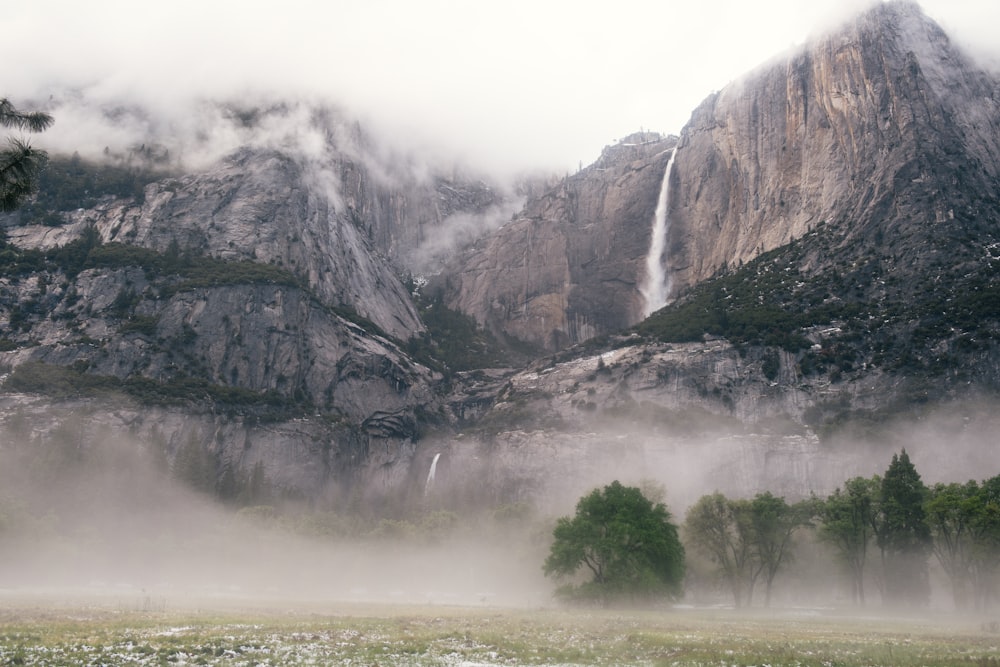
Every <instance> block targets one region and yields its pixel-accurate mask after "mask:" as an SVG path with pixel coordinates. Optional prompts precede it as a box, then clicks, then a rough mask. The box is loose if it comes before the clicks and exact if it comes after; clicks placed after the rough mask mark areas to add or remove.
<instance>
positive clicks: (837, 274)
mask: <svg viewBox="0 0 1000 667" xmlns="http://www.w3.org/2000/svg"><path fill="white" fill-rule="evenodd" d="M825 231H826V230H824V229H822V228H821V229H820V230H817V231H814V232H813V233H812V234H811V235H810V236H808V237H806V238H805V239H800V240H798V241H795V242H793V243H790V244H789V245H786V246H783V247H781V248H778V249H776V250H773V251H771V252H768V253H764V254H762V255H760V256H759V257H757V258H756V259H755V260H753V261H752V262H749V263H747V264H746V265H744V266H741V267H738V268H736V269H732V270H728V271H724V272H722V273H721V274H720V275H718V276H717V277H716V278H714V279H712V280H709V281H706V282H704V283H701V284H699V285H697V286H695V287H694V288H693V289H691V290H690V291H689V292H688V293H686V294H684V295H682V296H681V297H680V298H679V299H678V300H677V301H675V302H674V303H673V304H671V305H670V306H667V307H666V308H664V309H662V310H661V311H659V312H657V313H655V314H654V315H653V316H651V317H650V318H648V319H647V320H646V321H644V322H642V323H640V324H639V325H637V326H636V327H635V331H636V332H637V333H639V334H640V335H641V336H644V337H646V338H647V339H650V340H659V341H663V342H686V341H695V340H702V339H703V338H704V337H705V336H718V337H723V338H726V339H728V340H729V341H731V342H732V343H734V344H736V345H739V346H756V345H764V346H776V347H780V348H782V349H784V350H787V351H789V352H794V353H797V354H798V361H799V370H800V371H801V372H802V373H803V374H804V375H807V376H808V375H815V374H817V373H829V374H832V378H833V379H839V377H840V374H842V373H845V372H850V371H853V370H860V369H871V368H873V367H875V368H881V369H883V370H885V371H888V372H900V373H905V374H906V375H907V376H910V377H917V378H920V377H923V378H935V377H950V378H953V379H966V380H968V379H972V377H973V376H974V375H975V374H976V372H977V371H976V369H975V364H972V363H970V358H972V357H975V355H976V354H977V353H979V352H986V351H988V350H989V349H991V348H992V347H993V346H994V345H995V341H996V339H997V335H998V331H1000V250H998V249H996V248H994V247H993V246H987V247H986V249H985V251H983V253H982V254H981V256H980V257H979V258H978V261H975V258H971V261H956V262H955V263H953V264H951V265H944V264H934V265H933V266H934V270H933V272H931V273H921V275H918V276H913V272H912V271H903V270H901V269H900V268H899V261H898V260H896V259H895V258H893V257H891V256H880V255H879V254H878V252H877V251H875V252H869V253H857V254H856V255H855V257H859V259H855V260H854V261H852V262H850V263H848V262H846V260H843V259H842V257H843V256H845V255H848V254H849V253H848V252H846V251H845V249H843V248H841V249H840V252H834V251H833V250H831V249H830V248H829V246H831V245H833V241H834V240H832V239H829V235H827V238H826V239H824V238H823V234H824V233H825ZM859 243H860V242H859ZM824 244H825V245H824ZM826 252H829V253H830V255H829V259H830V261H829V262H828V263H827V265H825V266H823V267H822V268H821V269H819V270H816V271H806V270H804V269H802V268H801V267H803V266H807V265H808V264H809V260H810V256H815V255H816V254H817V253H819V254H824V253H826ZM838 261H839V262H838ZM817 327H825V328H826V330H825V332H824V333H825V334H826V335H824V336H823V340H822V343H821V344H819V345H818V346H817V345H816V344H814V343H813V342H812V340H810V337H809V336H810V334H811V333H813V332H814V330H815V328H817ZM981 379H984V380H985V381H987V382H993V380H990V379H989V378H988V377H985V378H981Z"/></svg>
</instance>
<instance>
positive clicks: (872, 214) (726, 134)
mask: <svg viewBox="0 0 1000 667" xmlns="http://www.w3.org/2000/svg"><path fill="white" fill-rule="evenodd" d="M672 145H673V142H671V141H664V142H661V143H654V144H650V145H648V147H647V150H645V151H644V152H643V153H642V154H639V155H636V154H634V153H633V154H631V155H630V156H629V158H628V159H621V160H615V159H614V155H615V151H616V150H617V149H612V150H609V152H608V154H607V155H606V156H605V157H602V161H601V162H599V163H598V164H595V165H593V166H591V167H588V168H587V169H585V170H583V171H582V172H581V173H579V174H577V175H575V176H573V177H570V178H567V179H566V180H565V181H564V182H563V183H561V184H560V185H558V186H556V187H555V188H553V189H552V190H550V191H549V192H547V193H545V194H544V195H542V196H540V197H537V198H535V199H533V200H531V201H529V203H528V205H527V207H526V209H525V212H524V213H523V214H522V215H521V216H519V217H518V219H517V220H516V221H515V222H514V223H511V224H509V225H507V226H506V227H504V228H503V229H501V230H500V231H498V232H497V233H495V234H494V235H493V236H491V237H490V238H488V239H487V240H485V241H483V242H481V243H480V244H478V245H477V246H476V248H475V249H474V250H472V251H470V252H469V253H467V254H465V255H463V256H462V257H461V258H460V259H459V260H458V261H457V262H456V263H455V265H453V266H452V267H451V269H450V270H449V271H448V272H446V273H447V275H448V279H447V289H446V291H445V293H446V295H447V299H448V302H449V303H450V304H452V305H453V306H454V307H456V308H459V309H461V310H463V311H465V312H467V313H469V314H471V315H473V316H475V317H476V319H477V320H478V321H480V322H481V323H483V324H485V325H486V326H488V327H490V328H492V329H493V330H496V331H502V332H504V333H506V334H509V335H513V336H516V337H518V338H522V339H524V340H527V341H531V342H532V343H535V344H539V345H542V346H544V347H545V348H547V349H549V350H554V349H559V348H561V347H565V346H566V345H569V344H572V343H575V342H579V341H581V340H583V339H586V338H588V337H590V336H594V335H597V334H601V333H606V332H609V331H614V330H620V329H621V328H624V327H627V326H629V325H632V324H634V323H635V322H636V321H638V320H639V319H641V317H642V313H641V303H642V301H641V296H640V294H639V285H640V284H641V282H642V280H643V278H644V277H645V273H646V271H645V269H644V267H643V263H642V262H643V259H644V258H645V256H646V255H647V254H648V252H649V249H650V246H651V239H650V230H651V222H652V218H653V214H654V210H655V207H656V199H657V194H658V191H659V188H660V184H661V180H662V176H663V170H664V169H663V167H664V165H665V164H666V161H667V158H668V155H669V153H668V150H669V148H670V147H671V146H672ZM677 145H678V151H677V154H676V159H675V163H674V167H673V173H672V177H671V183H670V207H669V211H668V237H667V242H666V251H665V254H664V261H663V264H664V268H665V270H666V272H667V274H668V276H669V279H670V283H671V285H672V294H673V296H676V295H678V294H680V293H682V292H683V291H684V290H685V289H686V288H688V287H690V286H692V285H695V284H697V283H699V282H700V281H703V280H705V279H707V278H709V277H711V276H713V275H714V274H716V272H718V271H719V270H720V269H723V268H725V267H729V268H732V267H736V266H739V265H740V264H742V263H745V262H747V261H748V260H750V259H752V258H754V257H757V256H758V255H760V254H761V253H763V252H766V251H769V250H772V249H775V248H778V247H781V246H783V245H785V244H787V243H789V242H790V241H792V240H793V239H800V238H802V237H803V236H805V235H806V234H808V233H809V232H810V231H812V230H815V229H817V228H818V227H819V226H821V225H829V226H828V227H827V231H826V232H825V233H827V234H829V235H831V236H833V235H836V236H838V237H839V240H838V241H837V243H839V244H840V247H843V246H845V245H848V244H852V243H862V244H868V245H875V244H877V243H879V242H881V241H882V240H883V239H884V240H887V241H891V242H892V244H893V246H894V248H893V249H894V252H893V253H892V256H893V258H894V259H895V260H896V261H897V262H898V264H897V266H899V267H901V268H900V270H907V267H910V268H912V267H914V266H918V267H922V268H924V269H925V268H927V267H930V266H932V265H933V264H934V263H935V262H948V261H951V260H952V259H953V257H954V253H953V248H950V247H949V248H946V247H945V246H946V245H947V244H941V243H939V241H940V239H943V238H947V237H948V236H955V237H961V236H965V235H966V234H967V233H972V234H976V235H980V234H983V233H989V230H988V229H986V227H988V225H986V226H984V225H983V220H984V218H985V217H987V215H986V211H988V210H992V209H993V208H994V204H995V202H994V201H993V198H991V195H990V193H992V192H995V191H996V189H997V186H998V182H1000V180H998V176H1000V157H998V156H1000V84H998V82H997V81H996V79H995V78H993V77H991V76H990V75H988V74H987V73H985V72H984V71H982V70H980V69H978V68H977V67H976V66H975V65H974V64H973V63H972V62H971V61H970V60H969V59H968V58H967V57H965V56H964V55H963V54H962V53H961V52H960V51H959V50H957V49H956V48H955V47H953V46H952V45H951V43H950V42H949V40H948V37H947V36H946V35H945V34H944V33H943V32H942V31H941V29H940V28H939V27H938V26H937V25H936V24H935V23H933V22H932V21H931V20H930V19H928V18H927V17H926V16H924V15H923V13H922V12H921V10H920V9H919V7H917V6H916V5H915V4H912V3H909V2H893V3H880V4H879V5H877V6H876V7H874V8H872V9H871V10H870V11H868V12H866V13H864V14H862V15H861V16H859V17H858V18H857V19H855V20H854V21H852V22H850V23H848V24H846V25H844V26H842V27H841V28H840V29H838V30H836V31H834V32H832V33H830V34H828V35H826V36H824V37H822V38H819V39H816V40H814V41H812V42H810V43H808V44H806V45H805V46H804V47H802V48H799V49H796V50H795V51H794V52H792V53H790V54H788V55H787V56H783V57H781V58H778V59H776V60H774V61H772V62H770V63H767V64H765V65H763V66H761V67H760V68H758V69H757V70H756V71H753V72H751V73H749V74H748V75H746V76H745V77H742V78H741V79H739V80H737V81H735V82H734V83H732V84H730V85H729V86H727V87H726V88H724V89H723V90H722V91H720V92H719V93H716V94H713V95H712V96H710V97H709V98H707V99H706V100H705V101H704V102H703V103H702V104H701V105H700V106H699V107H698V108H697V109H696V110H695V111H694V112H693V114H692V117H691V120H690V122H689V123H688V124H687V125H686V126H685V127H684V129H683V130H682V132H681V137H680V139H679V141H678V144H677ZM984 196H985V198H986V200H985V201H984ZM948 229H951V231H948ZM851 252H854V251H853V250H852V251H851ZM835 254H836V253H830V252H823V253H818V254H815V255H814V257H813V261H812V263H811V265H810V266H809V267H806V268H808V269H809V270H813V271H815V270H821V269H828V268H830V266H832V264H833V263H834V262H835V261H838V262H839V261H846V262H848V263H850V262H853V261H854V260H855V259H856V258H852V257H847V255H849V254H851V253H850V252H848V253H846V254H843V253H842V255H843V256H840V255H838V256H836V257H834V255H835ZM890 268H891V267H890Z"/></svg>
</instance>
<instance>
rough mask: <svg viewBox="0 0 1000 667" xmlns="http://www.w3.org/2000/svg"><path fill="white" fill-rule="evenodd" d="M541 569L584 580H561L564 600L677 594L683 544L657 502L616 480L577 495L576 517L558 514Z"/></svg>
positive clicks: (682, 563)
mask: <svg viewBox="0 0 1000 667" xmlns="http://www.w3.org/2000/svg"><path fill="white" fill-rule="evenodd" d="M552 536H553V542H552V546H551V549H550V552H549V555H548V557H547V558H546V559H545V564H544V566H543V570H544V572H545V574H546V576H552V577H557V578H563V577H574V576H577V575H578V573H579V572H581V571H582V572H584V573H586V574H588V575H589V581H586V582H585V583H581V584H572V583H570V584H566V585H564V586H562V587H560V589H559V594H560V595H562V596H565V597H568V598H571V599H573V598H575V599H584V600H597V601H600V602H603V603H604V604H608V603H611V602H613V601H621V600H629V599H631V600H638V599H647V600H649V599H655V598H658V597H667V598H672V597H676V596H679V595H680V594H681V585H682V582H683V579H684V547H683V546H682V545H681V542H680V538H679V537H678V535H677V526H676V525H674V524H673V523H672V522H671V517H670V513H669V512H668V511H667V508H666V506H665V505H663V504H662V503H656V504H654V503H653V502H652V501H650V500H649V499H648V498H646V497H645V496H644V495H643V494H642V492H641V491H640V490H639V489H638V488H635V487H629V486H623V485H622V484H621V483H620V482H618V481H615V482H612V483H611V484H610V485H608V486H606V487H604V488H603V489H595V490H594V491H592V492H591V493H589V494H588V495H586V496H584V497H583V498H581V499H580V501H579V502H578V503H577V505H576V515H575V516H573V517H562V518H560V519H559V520H558V522H557V523H556V527H555V529H554V530H553V533H552Z"/></svg>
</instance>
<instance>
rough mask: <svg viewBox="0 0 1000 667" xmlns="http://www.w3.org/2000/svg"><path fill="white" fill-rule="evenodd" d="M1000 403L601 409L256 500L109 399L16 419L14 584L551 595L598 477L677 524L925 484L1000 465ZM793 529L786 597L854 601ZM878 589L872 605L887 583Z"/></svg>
mask: <svg viewBox="0 0 1000 667" xmlns="http://www.w3.org/2000/svg"><path fill="white" fill-rule="evenodd" d="M997 414H1000V412H998V411H997V410H996V409H995V404H994V403H990V402H986V401H982V402H977V401H965V402H962V403H956V404H955V405H953V406H951V407H947V408H942V409H941V410H939V411H937V412H935V413H933V414H925V415H923V416H922V417H921V418H920V419H918V420H914V419H913V418H912V417H901V418H900V419H899V420H898V421H897V422H894V423H889V424H885V425H884V429H883V431H882V437H880V438H879V439H878V440H877V441H876V440H870V439H865V440H862V439H860V438H843V439H840V440H833V441H823V442H820V441H818V440H816V439H815V438H813V437H809V436H808V434H804V433H802V432H801V431H799V432H797V433H792V432H787V433H781V432H780V429H779V428H778V426H779V425H777V424H770V425H764V424H761V425H758V428H757V429H756V432H752V431H753V430H752V429H751V431H747V430H746V429H739V428H733V426H734V425H733V424H732V423H731V422H727V421H726V420H724V419H721V418H719V417H717V416H712V415H709V414H708V413H699V412H698V411H697V410H690V411H687V417H686V419H687V421H685V422H684V423H674V424H672V425H671V426H670V427H669V428H666V427H664V425H663V424H662V423H661V424H660V425H659V427H657V428H653V427H652V426H650V425H648V424H647V425H643V423H642V420H634V419H633V420H630V424H626V423H625V422H623V421H616V420H595V421H593V422H590V423H588V424H587V425H586V426H585V428H584V429H582V430H574V431H569V430H567V431H566V432H563V433H560V432H554V431H549V432H546V433H544V434H540V433H532V432H531V431H530V430H529V431H520V430H513V431H510V432H508V433H505V434H503V435H502V436H499V437H498V438H493V439H483V438H477V437H474V436H472V435H469V434H466V435H456V436H453V437H447V438H443V437H439V438H428V439H427V440H425V441H422V442H421V443H420V446H419V449H418V451H417V453H416V455H415V456H414V458H413V460H412V463H411V464H410V465H411V469H410V471H409V474H408V476H407V477H408V479H409V480H410V482H409V483H408V485H407V486H406V487H405V488H395V489H386V493H387V494H388V496H389V498H388V499H387V500H384V501H381V502H379V501H377V499H373V500H371V501H366V502H360V503H359V502H357V501H356V500H351V498H350V494H347V495H345V494H339V495H338V494H335V493H333V494H324V495H323V499H322V500H316V499H315V498H312V499H310V498H306V499H299V500H295V499H294V494H292V495H286V496H283V497H278V496H276V497H273V498H271V499H269V500H268V501H267V502H266V503H265V504H259V505H254V504H250V503H229V504H226V503H224V502H221V501H220V500H218V499H217V498H215V497H214V496H213V494H211V493H199V492H196V491H194V490H192V489H191V487H190V486H189V485H186V484H184V483H181V481H179V480H178V479H177V472H176V471H177V467H178V463H177V457H178V456H179V452H177V451H167V450H160V449H157V445H155V444H153V443H150V442H145V441H142V440H137V439H134V438H127V437H122V436H121V433H122V432H123V431H122V430H120V429H118V428H115V427H113V426H112V425H111V422H110V421H108V419H109V418H108V416H107V414H104V413H100V412H97V413H81V414H78V415H76V416H72V417H68V418H61V420H55V421H50V422H43V421H38V422H34V423H30V424H28V423H23V420H18V419H17V418H16V416H11V415H6V416H5V421H4V424H3V432H2V433H0V443H2V444H0V597H4V598H7V599H12V600H24V599H32V598H49V599H53V598H54V599H65V600H87V599H92V600H102V601H104V602H105V603H107V604H114V605H118V606H121V607H126V608H141V609H152V610H156V609H157V608H160V607H163V606H169V607H172V608H175V607H184V606H188V605H194V604H197V605H199V606H202V607H210V608H211V607H219V606H229V605H234V604H235V605H256V604H275V605H298V604H309V603H322V604H328V605H337V604H348V603H378V604H421V605H424V604H427V605H475V606H510V607H540V606H541V607H544V606H551V605H554V604H556V600H555V599H554V598H553V591H554V588H555V582H553V581H550V580H547V579H545V578H544V577H543V576H542V572H541V565H542V562H543V561H544V558H545V556H546V554H547V552H548V546H549V543H550V539H551V531H552V528H553V526H554V522H555V520H556V518H557V517H559V516H564V515H571V514H572V513H573V508H574V505H575V503H576V501H577V500H578V499H579V497H580V496H582V495H583V494H585V493H587V492H589V491H590V490H592V489H593V488H598V487H601V486H604V485H607V484H609V483H610V482H611V481H614V480H616V479H617V480H620V481H622V482H623V483H625V484H629V485H634V486H639V487H640V488H642V489H643V490H644V491H645V492H647V493H648V495H650V497H652V498H654V499H655V500H658V501H663V502H665V503H666V504H667V506H668V509H669V510H670V511H671V513H672V515H673V517H674V520H675V521H676V522H678V523H681V522H683V519H684V516H685V513H686V511H687V509H688V508H689V507H690V505H691V504H692V503H693V502H694V501H695V500H697V498H698V497H700V496H701V495H703V494H708V493H712V492H715V491H721V492H723V493H725V494H726V495H727V496H729V497H731V498H750V497H752V496H753V495H754V494H756V493H759V492H762V491H772V492H773V493H775V494H776V495H782V496H786V497H787V499H788V500H789V501H790V502H791V501H795V500H799V499H803V498H807V497H809V495H810V494H813V493H815V494H816V495H818V496H819V497H825V496H826V495H827V494H829V493H830V492H831V491H832V490H833V489H834V488H835V487H837V486H839V485H841V484H842V483H843V482H844V481H846V480H847V479H848V478H850V477H853V476H857V475H860V476H865V477H870V476H872V475H875V474H882V473H884V472H885V470H886V468H887V467H888V464H889V461H890V459H891V457H892V454H893V453H896V452H898V451H899V449H901V448H902V447H905V448H906V449H907V450H908V452H909V453H910V455H911V459H912V460H913V462H914V464H915V466H916V468H917V470H918V472H919V473H921V475H922V476H923V479H924V482H925V483H926V484H928V485H931V484H933V483H935V482H952V481H957V482H964V481H966V480H968V479H976V480H982V479H985V478H987V477H991V476H993V475H996V474H1000V469H998V463H997V459H996V454H995V445H994V438H993V434H995V432H996V428H997V426H998V424H997V419H998V418H997V417H996V415H997ZM785 427H786V428H787V427H788V425H785ZM84 434H86V435H84ZM168 450H169V448H168ZM435 456H437V457H438V461H437V465H436V466H435V474H434V476H433V479H431V480H429V479H428V477H429V475H428V473H429V470H430V466H431V464H432V461H433V460H434V458H435ZM796 540H797V547H796V549H797V554H798V557H797V558H796V559H795V560H794V562H793V563H792V564H791V565H790V566H789V567H788V568H787V570H786V571H783V572H782V574H781V575H780V576H779V578H778V581H777V583H776V588H775V598H774V604H775V605H776V606H779V607H781V606H791V607H801V606H803V605H805V606H810V607H815V608H818V609H833V608H843V607H849V606H850V601H849V599H847V597H846V591H847V589H846V587H845V585H844V582H845V579H844V577H845V572H844V571H842V570H841V569H840V567H839V565H838V564H837V563H836V561H835V560H834V558H833V556H832V554H831V553H830V551H829V549H827V548H825V547H823V545H821V544H818V543H817V542H816V540H815V538H814V537H813V536H812V535H811V533H810V532H809V531H800V533H799V535H798V537H797V538H796ZM873 548H874V547H873ZM873 558H875V556H874V555H873ZM712 569H713V566H712V565H711V563H708V562H707V561H705V560H704V559H702V558H700V557H698V556H696V554H694V553H690V554H688V572H689V582H688V585H687V591H688V595H687V598H686V600H685V602H687V603H688V604H694V605H727V604H731V599H729V598H727V595H726V593H725V590H724V587H721V586H720V585H719V582H718V581H716V580H715V579H714V577H713V575H712V574H711V571H712ZM932 576H933V577H934V587H933V590H934V596H935V597H934V600H933V607H932V609H937V610H949V609H951V608H952V607H951V601H950V598H949V595H948V585H947V580H946V579H945V577H944V576H943V574H942V573H941V572H940V570H939V569H938V568H937V565H936V563H934V562H933V561H932ZM713 582H714V583H713ZM870 594H871V601H870V602H869V606H870V607H873V608H875V609H878V608H879V606H880V605H879V601H878V596H877V593H876V591H875V587H874V584H873V585H872V588H871V590H870Z"/></svg>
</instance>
